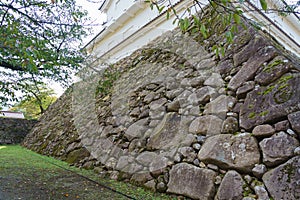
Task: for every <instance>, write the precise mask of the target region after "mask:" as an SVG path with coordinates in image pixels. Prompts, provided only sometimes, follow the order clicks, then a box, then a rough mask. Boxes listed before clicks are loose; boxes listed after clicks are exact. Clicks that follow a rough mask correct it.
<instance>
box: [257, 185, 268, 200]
mask: <svg viewBox="0 0 300 200" xmlns="http://www.w3.org/2000/svg"><path fill="white" fill-rule="evenodd" d="M254 191H255V194H256V196H257V199H259V200H270V197H269V194H268V191H267V190H266V188H265V186H263V185H257V186H255V187H254Z"/></svg>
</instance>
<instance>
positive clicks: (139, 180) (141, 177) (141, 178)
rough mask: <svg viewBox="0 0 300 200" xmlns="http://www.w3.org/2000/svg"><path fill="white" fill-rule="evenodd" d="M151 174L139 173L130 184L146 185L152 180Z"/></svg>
mask: <svg viewBox="0 0 300 200" xmlns="http://www.w3.org/2000/svg"><path fill="white" fill-rule="evenodd" d="M152 179H153V178H152V176H151V175H150V173H149V172H139V173H135V174H133V175H132V177H131V179H130V182H131V183H134V184H136V185H144V184H145V183H146V182H148V181H150V180H152Z"/></svg>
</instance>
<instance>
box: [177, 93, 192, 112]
mask: <svg viewBox="0 0 300 200" xmlns="http://www.w3.org/2000/svg"><path fill="white" fill-rule="evenodd" d="M191 94H192V92H191V91H189V90H185V91H183V92H182V93H181V94H180V95H179V96H178V97H177V98H176V99H175V100H177V101H178V102H179V104H180V108H184V107H186V106H188V105H191V103H190V102H189V101H188V100H187V99H188V97H189V96H190V95H191Z"/></svg>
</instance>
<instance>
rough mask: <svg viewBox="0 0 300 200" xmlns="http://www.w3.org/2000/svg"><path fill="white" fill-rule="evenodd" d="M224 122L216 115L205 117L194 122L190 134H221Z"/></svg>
mask: <svg viewBox="0 0 300 200" xmlns="http://www.w3.org/2000/svg"><path fill="white" fill-rule="evenodd" d="M222 124H223V121H222V120H221V119H220V118H219V117H217V116H214V115H204V116H201V117H198V118H196V119H195V120H194V121H192V123H191V125H190V127H189V132H190V133H193V134H201V135H206V136H207V137H209V136H212V135H217V134H221V129H222Z"/></svg>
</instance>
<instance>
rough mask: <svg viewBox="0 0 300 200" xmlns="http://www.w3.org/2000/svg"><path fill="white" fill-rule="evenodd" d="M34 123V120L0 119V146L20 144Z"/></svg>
mask: <svg viewBox="0 0 300 200" xmlns="http://www.w3.org/2000/svg"><path fill="white" fill-rule="evenodd" d="M36 123H37V121H36V120H26V119H13V118H1V117H0V145H1V144H19V143H21V142H22V141H23V139H24V138H25V136H26V135H27V134H28V133H29V132H30V130H31V128H32V127H33V126H34V125H35V124H36Z"/></svg>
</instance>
